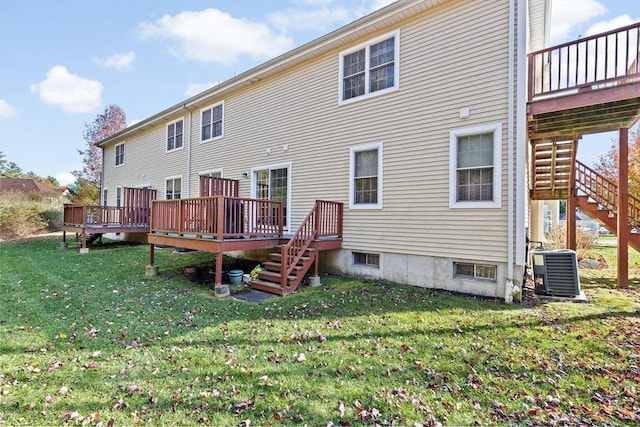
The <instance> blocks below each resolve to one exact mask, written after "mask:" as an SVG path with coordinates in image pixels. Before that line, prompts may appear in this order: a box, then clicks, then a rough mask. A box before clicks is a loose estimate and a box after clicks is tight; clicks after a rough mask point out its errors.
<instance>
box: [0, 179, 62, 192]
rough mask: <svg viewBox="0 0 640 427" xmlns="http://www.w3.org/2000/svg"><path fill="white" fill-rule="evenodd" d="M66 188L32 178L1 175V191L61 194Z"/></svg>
mask: <svg viewBox="0 0 640 427" xmlns="http://www.w3.org/2000/svg"><path fill="white" fill-rule="evenodd" d="M64 191H65V189H58V188H54V187H51V186H49V185H47V184H44V183H42V182H39V181H36V180H35V179H32V178H4V177H0V193H24V194H31V193H52V194H53V195H56V196H60V195H61V194H62V193H63V192H64Z"/></svg>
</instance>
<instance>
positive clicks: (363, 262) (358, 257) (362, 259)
mask: <svg viewBox="0 0 640 427" xmlns="http://www.w3.org/2000/svg"><path fill="white" fill-rule="evenodd" d="M352 255H353V265H360V266H364V267H373V268H380V255H379V254H370V253H365V252H352Z"/></svg>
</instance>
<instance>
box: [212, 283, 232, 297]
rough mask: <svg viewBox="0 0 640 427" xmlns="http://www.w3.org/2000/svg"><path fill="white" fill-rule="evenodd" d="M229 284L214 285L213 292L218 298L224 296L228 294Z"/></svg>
mask: <svg viewBox="0 0 640 427" xmlns="http://www.w3.org/2000/svg"><path fill="white" fill-rule="evenodd" d="M229 293H230V292H229V285H224V284H223V285H216V286H215V294H216V296H217V297H218V298H224V297H228V296H229Z"/></svg>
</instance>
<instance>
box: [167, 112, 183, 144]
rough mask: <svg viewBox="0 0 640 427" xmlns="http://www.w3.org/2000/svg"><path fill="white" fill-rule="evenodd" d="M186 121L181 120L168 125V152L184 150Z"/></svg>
mask: <svg viewBox="0 0 640 427" xmlns="http://www.w3.org/2000/svg"><path fill="white" fill-rule="evenodd" d="M183 132H184V120H182V119H180V120H177V121H175V122H173V123H170V124H168V125H167V151H173V150H177V149H179V148H182V140H183V137H182V136H183Z"/></svg>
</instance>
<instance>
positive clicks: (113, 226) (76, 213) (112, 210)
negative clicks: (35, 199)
mask: <svg viewBox="0 0 640 427" xmlns="http://www.w3.org/2000/svg"><path fill="white" fill-rule="evenodd" d="M149 217H150V209H149V208H139V207H115V206H86V205H75V204H65V205H64V213H63V218H64V220H63V226H62V241H63V243H65V244H66V243H67V235H66V233H67V232H71V233H75V234H76V238H78V237H80V236H81V238H82V249H84V250H86V249H87V242H88V240H89V239H90V238H91V236H93V235H98V234H105V233H141V234H147V233H149V229H150V228H149Z"/></svg>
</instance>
